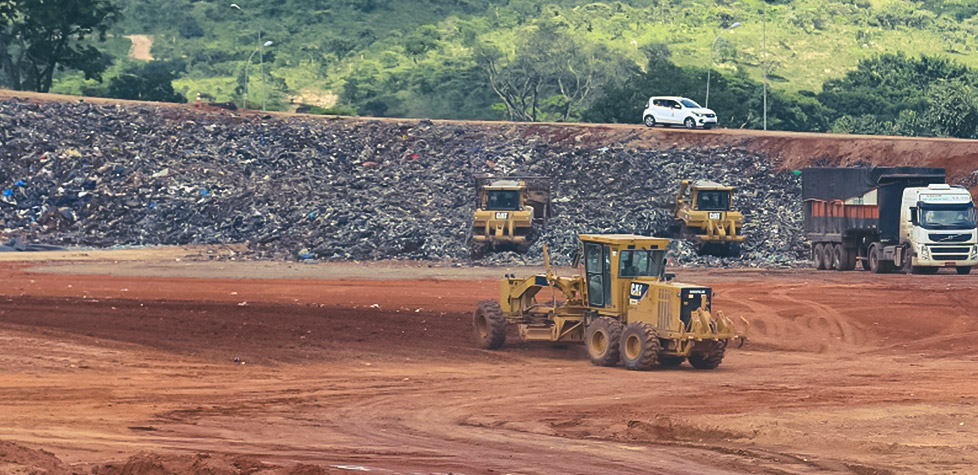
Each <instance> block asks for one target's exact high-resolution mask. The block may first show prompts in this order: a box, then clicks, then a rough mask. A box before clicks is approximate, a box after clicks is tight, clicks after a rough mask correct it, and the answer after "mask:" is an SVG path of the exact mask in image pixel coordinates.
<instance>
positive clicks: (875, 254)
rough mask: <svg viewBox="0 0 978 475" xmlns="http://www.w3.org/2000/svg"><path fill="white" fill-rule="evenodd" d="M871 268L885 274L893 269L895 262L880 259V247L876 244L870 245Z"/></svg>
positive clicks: (875, 272) (876, 272)
mask: <svg viewBox="0 0 978 475" xmlns="http://www.w3.org/2000/svg"><path fill="white" fill-rule="evenodd" d="M869 270H871V271H873V273H874V274H885V273H887V272H890V271H892V270H893V263H892V262H890V261H884V260H882V259H880V247H879V246H877V245H876V244H872V245H870V246H869Z"/></svg>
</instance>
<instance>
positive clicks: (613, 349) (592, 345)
mask: <svg viewBox="0 0 978 475" xmlns="http://www.w3.org/2000/svg"><path fill="white" fill-rule="evenodd" d="M584 341H585V345H586V346H587V355H588V357H589V358H590V359H591V363H593V364H595V365H597V366H614V365H616V364H618V360H619V358H620V357H621V353H620V352H619V345H620V341H621V322H619V321H618V320H615V319H614V318H611V317H601V318H598V319H596V320H594V321H593V322H591V324H590V325H588V327H587V335H585V338H584Z"/></svg>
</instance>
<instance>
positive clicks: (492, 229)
mask: <svg viewBox="0 0 978 475" xmlns="http://www.w3.org/2000/svg"><path fill="white" fill-rule="evenodd" d="M475 189H476V199H477V201H476V209H475V213H474V215H473V218H472V243H471V248H472V249H471V250H472V254H473V256H476V257H477V256H479V255H481V254H483V253H484V252H485V251H486V250H488V249H494V250H502V249H507V250H515V251H517V252H526V251H527V249H529V247H530V244H532V241H533V239H534V238H535V237H536V236H535V235H536V234H537V231H536V227H545V226H546V224H547V219H548V218H549V217H550V179H549V178H547V177H542V176H530V175H512V176H495V177H493V176H487V175H477V176H476V177H475Z"/></svg>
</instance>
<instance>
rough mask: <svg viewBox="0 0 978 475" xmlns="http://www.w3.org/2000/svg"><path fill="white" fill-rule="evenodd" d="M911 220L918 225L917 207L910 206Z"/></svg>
mask: <svg viewBox="0 0 978 475" xmlns="http://www.w3.org/2000/svg"><path fill="white" fill-rule="evenodd" d="M910 222H911V223H913V225H914V226H916V225H917V208H910Z"/></svg>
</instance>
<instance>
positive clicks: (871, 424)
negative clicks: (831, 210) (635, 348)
mask: <svg viewBox="0 0 978 475" xmlns="http://www.w3.org/2000/svg"><path fill="white" fill-rule="evenodd" d="M221 253H225V255H224V258H223V259H222V260H211V257H212V256H214V255H215V254H221ZM226 253H227V249H224V250H218V251H213V250H210V251H201V250H200V249H183V248H164V249H157V250H122V251H80V252H61V253H36V254H4V255H2V256H0V340H2V345H0V381H2V385H0V414H2V417H0V473H72V472H75V473H98V474H123V473H199V474H204V473H262V474H271V473H275V474H319V473H357V472H361V471H367V472H373V473H381V474H422V473H440V474H447V473H453V474H551V473H567V474H591V473H621V474H631V473H634V474H639V473H668V474H713V473H769V474H784V473H856V474H890V473H894V474H896V473H931V474H945V473H973V470H974V468H973V467H974V466H975V465H976V464H978V444H976V443H975V441H976V440H978V408H976V406H975V405H976V403H978V390H976V389H978V378H976V376H978V366H976V362H978V344H976V343H975V338H976V336H978V324H976V322H975V314H974V308H975V306H976V303H978V293H976V292H975V290H974V289H975V287H976V284H978V275H971V276H958V275H953V274H948V273H941V274H939V275H935V276H919V275H884V276H876V275H871V274H868V273H865V272H848V273H837V272H816V271H814V270H807V269H804V270H801V269H800V270H784V271H759V270H729V269H722V270H719V269H718V270H703V269H699V270H694V269H685V270H684V269H678V271H677V272H678V274H679V279H680V280H682V281H689V282H696V283H702V284H709V285H712V286H713V288H714V290H715V291H716V292H717V296H716V297H715V301H714V302H715V303H714V305H715V308H718V309H723V310H724V311H725V312H726V313H727V314H728V315H732V316H734V317H737V316H744V317H745V318H747V319H748V320H750V321H751V322H752V328H751V330H750V332H751V333H750V334H751V340H750V342H749V343H748V344H747V345H745V346H744V347H743V348H740V349H732V350H730V351H729V352H728V356H727V358H726V359H725V360H724V362H723V364H722V365H721V366H720V368H719V369H717V370H714V371H699V370H694V369H692V368H691V367H689V366H683V367H681V368H679V369H659V370H655V371H651V372H630V371H626V370H624V369H622V368H599V367H594V366H591V365H590V364H589V363H588V362H587V361H586V358H585V356H584V352H583V349H582V348H580V347H578V346H571V347H567V348H554V347H551V346H550V345H546V344H526V343H520V342H518V340H517V339H516V338H515V335H511V336H510V339H509V340H508V343H507V345H506V346H505V347H504V349H502V350H500V351H484V350H480V349H477V348H475V346H474V344H473V343H472V340H471V324H470V312H471V309H472V308H473V307H474V305H475V303H476V302H477V301H479V300H480V299H485V298H493V297H494V296H495V295H496V292H497V289H498V287H497V284H496V282H495V279H497V278H499V277H500V276H501V275H502V274H504V273H509V272H516V273H520V274H522V273H526V272H532V271H535V270H536V269H519V268H513V269H506V268H466V267H452V266H450V265H448V266H439V265H435V264H428V263H410V262H408V263H404V262H391V263H355V262H352V263H338V264H333V263H320V264H316V265H307V264H297V263H270V262H238V261H230V260H227V254H226ZM561 272H563V273H567V272H570V271H569V270H567V269H563V270H561Z"/></svg>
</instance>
